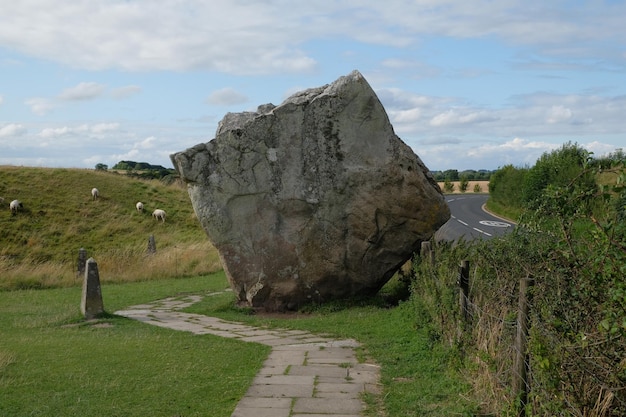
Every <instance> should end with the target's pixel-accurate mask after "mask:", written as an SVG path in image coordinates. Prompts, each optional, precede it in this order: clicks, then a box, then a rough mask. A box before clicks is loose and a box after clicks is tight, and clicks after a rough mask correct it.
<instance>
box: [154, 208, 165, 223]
mask: <svg viewBox="0 0 626 417" xmlns="http://www.w3.org/2000/svg"><path fill="white" fill-rule="evenodd" d="M152 217H154V218H155V219H157V220H162V221H163V223H165V210H161V209H156V210H154V211H153V212H152Z"/></svg>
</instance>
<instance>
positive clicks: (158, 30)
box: [0, 0, 626, 74]
mask: <svg viewBox="0 0 626 417" xmlns="http://www.w3.org/2000/svg"><path fill="white" fill-rule="evenodd" d="M563 7H567V13H559V12H558V10H555V8H554V6H553V4H552V3H551V2H543V3H542V2H534V3H533V7H528V6H527V2H525V1H522V0H510V1H506V2H493V1H490V0H477V1H475V2H461V1H458V0H440V1H437V2H433V1H420V2H409V1H406V0H388V1H386V2H380V1H375V0H365V1H362V2H359V3H358V5H356V4H354V2H336V1H331V0H325V1H324V0H322V1H319V2H295V3H294V2H287V1H286V0H271V1H263V2H250V1H245V2H220V3H219V5H216V4H215V3H211V2H197V1H195V2H194V1H182V2H181V1H174V0H161V1H158V2H156V3H155V2H154V1H152V0H136V1H133V2H121V1H117V2H111V1H109V0H55V1H52V0H40V1H36V2H34V1H29V2H9V3H7V4H5V5H3V14H4V15H7V16H11V19H9V20H7V21H6V22H3V25H2V27H0V44H1V45H11V49H13V50H16V51H19V52H21V53H24V54H27V55H30V56H35V57H38V58H44V59H50V60H53V61H56V62H62V63H64V64H67V65H69V66H71V67H74V68H85V69H92V70H102V69H109V68H115V69H122V70H130V71H145V70H177V71H180V70H196V69H202V70H216V71H225V72H230V73H237V74H259V73H274V72H281V73H287V72H298V73H302V72H310V71H312V70H314V69H315V67H316V65H317V62H316V59H315V57H314V56H312V55H311V54H310V53H309V52H308V51H307V50H306V49H305V47H304V45H306V43H307V42H308V41H310V40H312V39H329V40H332V39H352V40H357V41H359V42H364V43H370V44H376V45H387V46H390V47H395V48H397V47H404V46H407V45H415V44H417V43H419V42H420V40H421V38H422V37H424V36H448V37H456V38H464V39H467V38H482V37H487V36H491V37H498V38H500V39H506V40H507V41H508V42H510V43H516V44H522V45H540V46H541V47H542V48H543V51H544V53H545V54H577V56H579V57H586V56H588V55H585V53H586V51H588V50H589V49H591V48H593V42H595V41H597V40H603V39H604V40H610V41H613V40H615V39H623V38H624V37H626V36H625V35H626V29H625V28H624V27H625V25H623V21H622V20H623V19H622V17H623V16H624V15H625V14H626V4H624V3H623V2H615V3H603V4H602V7H597V4H596V2H594V1H591V2H568V3H567V5H566V6H563ZM33 27H35V28H37V30H32V28H33ZM600 27H601V28H602V30H598V28H600ZM566 43H577V44H579V45H580V47H579V48H578V49H577V50H572V49H565V48H560V46H561V45H563V44H566ZM614 48H615V50H616V51H617V52H616V53H615V56H616V57H618V56H619V55H621V54H623V51H622V50H621V46H619V42H615V46H614ZM618 54H619V55H618ZM387 64H388V65H392V66H393V65H399V64H400V62H399V61H395V62H394V61H393V60H389V61H388V62H387Z"/></svg>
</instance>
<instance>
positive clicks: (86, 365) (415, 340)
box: [0, 167, 476, 417]
mask: <svg viewBox="0 0 626 417" xmlns="http://www.w3.org/2000/svg"><path fill="white" fill-rule="evenodd" d="M94 186H95V187H97V188H98V189H99V190H100V193H101V198H100V199H99V200H97V201H93V200H92V199H91V194H90V190H91V188H93V187H94ZM0 197H2V198H3V199H4V203H3V204H4V205H5V206H6V209H5V210H2V211H0V416H24V415H29V416H59V415H63V416H103V415H106V416H146V415H150V416H168V417H172V416H186V417H187V416H200V415H202V416H206V415H210V416H228V415H230V413H232V410H233V409H234V407H235V405H236V403H237V401H238V399H239V398H240V397H241V396H242V395H243V393H244V392H245V391H246V390H247V388H248V386H249V383H250V381H251V378H252V377H253V376H254V375H255V374H256V372H257V370H258V369H259V367H260V366H261V363H262V361H263V360H264V358H265V357H266V355H267V353H268V349H267V347H264V346H262V345H257V344H245V343H239V342H236V341H232V340H224V339H221V338H217V337H213V336H211V335H203V336H194V335H191V334H188V333H183V332H176V331H172V330H168V329H161V328H156V327H153V326H148V325H145V324H142V323H139V322H135V321H132V320H128V319H125V318H121V317H117V316H114V315H111V314H110V313H111V312H114V311H116V310H119V309H123V308H126V307H128V306H130V305H134V304H139V303H143V302H148V301H153V300H156V299H159V298H164V297H167V296H172V295H176V294H179V293H198V294H202V293H205V292H207V291H215V290H222V289H224V288H226V286H227V281H226V278H225V276H224V273H223V271H222V270H221V266H220V263H219V258H218V256H217V252H216V250H215V249H214V248H213V247H212V246H211V245H210V244H209V243H208V242H207V238H206V236H205V234H204V231H203V230H202V229H201V228H200V226H199V223H198V220H197V219H196V218H195V216H194V213H193V210H192V208H191V204H190V202H189V197H188V195H187V192H186V190H185V189H184V188H183V187H181V186H180V185H165V184H163V183H161V182H158V181H143V180H137V179H132V178H128V177H126V176H123V175H119V174H114V173H106V172H96V171H93V170H75V169H48V168H23V167H0ZM15 198H18V199H20V200H21V201H22V202H23V203H24V206H25V208H24V211H22V212H20V213H18V214H17V215H11V213H10V212H9V210H8V203H9V202H10V201H11V200H12V199H15ZM137 201H142V202H143V203H144V204H145V205H146V207H147V213H138V212H136V210H135V203H136V202H137ZM155 208H162V209H164V210H166V211H167V213H168V218H167V221H166V222H165V223H160V222H156V221H155V220H154V219H152V217H151V216H150V213H151V212H152V210H154V209H155ZM150 235H154V236H155V240H156V243H157V254H156V255H154V256H148V255H147V254H146V248H147V239H148V237H149V236H150ZM81 247H84V248H85V249H87V251H88V255H89V256H92V257H94V258H95V259H96V261H97V262H98V269H99V272H100V280H101V282H102V293H103V299H104V307H105V310H106V311H107V312H109V314H107V315H106V316H105V317H103V318H102V319H100V320H98V321H96V322H85V321H83V320H82V318H81V316H80V313H79V307H80V298H81V287H80V285H81V283H82V277H78V276H77V275H76V269H77V267H76V261H77V255H78V249H79V248H81ZM385 290H386V292H383V293H382V294H380V295H379V296H377V297H374V298H371V299H367V300H351V301H350V302H348V303H334V304H330V305H325V306H319V307H317V308H311V309H310V310H309V311H306V312H300V313H299V314H297V315H290V316H273V317H269V316H261V315H253V314H250V311H248V310H241V309H238V308H236V307H235V306H234V298H233V295H232V294H229V293H226V294H224V295H221V296H217V297H209V298H207V299H205V301H203V302H201V303H199V304H198V305H195V306H193V307H192V310H193V311H195V312H199V313H202V314H208V315H213V316H219V317H225V318H228V319H231V320H237V321H246V322H249V323H251V324H254V325H257V326H269V327H271V326H274V327H276V326H278V327H284V328H295V329H303V330H307V331H310V332H314V333H316V332H317V333H325V334H333V335H336V336H339V337H351V338H355V339H357V340H359V341H360V342H361V343H362V344H363V349H362V350H361V352H360V355H361V358H362V359H363V360H372V361H375V362H377V363H379V364H380V365H382V382H383V386H384V392H383V395H382V396H381V397H377V398H373V397H370V398H368V401H369V404H370V411H369V413H370V414H369V415H371V416H385V417H400V416H414V415H420V416H449V415H473V413H474V410H475V409H476V407H475V404H472V402H471V401H470V400H468V398H469V394H468V392H467V391H468V390H469V389H470V388H469V386H468V384H466V383H464V382H463V377H462V376H461V375H460V372H459V371H458V369H457V368H456V367H455V365H454V364H455V362H456V359H455V356H454V353H455V352H453V351H450V350H449V349H446V348H444V347H442V346H441V345H440V344H438V343H436V340H434V339H433V337H432V335H431V334H429V333H428V331H427V330H425V329H424V328H420V326H419V323H416V318H415V317H416V315H415V312H414V306H413V304H412V302H411V301H405V302H402V303H400V304H399V305H398V306H396V305H395V304H389V296H390V294H392V293H397V288H395V287H394V282H392V283H390V284H389V286H387V287H386V288H385ZM392 295H393V298H396V299H397V294H392Z"/></svg>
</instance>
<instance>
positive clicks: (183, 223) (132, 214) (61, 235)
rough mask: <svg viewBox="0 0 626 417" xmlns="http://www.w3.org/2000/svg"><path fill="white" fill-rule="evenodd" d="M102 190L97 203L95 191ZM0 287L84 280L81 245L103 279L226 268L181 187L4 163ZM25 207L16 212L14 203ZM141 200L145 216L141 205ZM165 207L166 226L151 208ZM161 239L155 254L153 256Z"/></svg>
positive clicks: (0, 185)
mask: <svg viewBox="0 0 626 417" xmlns="http://www.w3.org/2000/svg"><path fill="white" fill-rule="evenodd" d="M93 187H97V188H98V189H99V190H100V198H99V199H98V200H97V201H93V200H92V198H91V189H92V188H93ZM0 197H2V198H3V199H4V202H3V203H2V205H3V208H2V210H0V277H1V278H0V290H2V289H19V288H52V287H60V286H72V285H80V283H81V280H80V279H76V278H77V277H76V271H77V266H76V263H77V258H78V250H79V249H80V248H81V247H82V248H85V249H86V250H87V255H88V256H89V257H93V258H94V259H95V260H96V261H97V262H98V267H99V271H100V273H101V280H102V281H105V282H107V281H109V282H115V281H118V282H119V281H133V280H146V279H151V278H155V277H156V278H166V277H171V276H185V275H187V276H192V275H199V274H206V273H210V272H214V271H216V270H218V269H220V268H221V266H220V263H219V259H218V255H217V251H216V250H215V249H214V248H213V247H212V246H211V245H210V243H209V242H208V240H207V237H206V234H205V233H204V231H203V230H202V228H201V226H200V223H199V221H198V219H197V218H196V217H195V214H194V212H193V208H192V206H191V202H190V200H189V196H188V194H187V190H186V188H185V187H184V186H182V185H180V184H175V185H166V184H164V183H162V182H160V181H156V180H152V181H146V180H139V179H135V178H130V177H127V176H125V175H120V174H115V173H111V172H99V171H94V170H84V169H83V170H81V169H65V168H27V167H7V166H0ZM13 199H19V200H20V201H22V202H23V204H24V210H23V211H21V212H19V213H18V214H17V215H12V214H11V213H10V211H9V209H8V207H9V202H10V201H11V200H13ZM137 201H142V202H143V203H144V205H145V211H144V213H139V212H137V210H136V209H135V203H136V202H137ZM156 208H162V209H164V210H165V211H166V212H167V216H168V217H167V220H166V222H165V223H161V222H157V221H156V220H155V219H153V218H152V216H151V213H152V211H153V210H154V209H156ZM150 235H153V236H154V237H155V241H156V245H157V255H158V256H154V257H147V256H146V250H147V242H148V238H149V236H150Z"/></svg>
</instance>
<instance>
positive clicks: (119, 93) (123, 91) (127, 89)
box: [111, 85, 142, 99]
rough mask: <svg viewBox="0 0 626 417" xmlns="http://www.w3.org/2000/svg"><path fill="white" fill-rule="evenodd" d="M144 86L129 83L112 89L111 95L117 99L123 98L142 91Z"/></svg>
mask: <svg viewBox="0 0 626 417" xmlns="http://www.w3.org/2000/svg"><path fill="white" fill-rule="evenodd" d="M141 90H142V88H141V87H139V86H138V85H127V86H124V87H119V88H114V89H112V90H111V96H112V97H113V98H116V99H123V98H128V97H130V96H133V95H135V94H139V93H141Z"/></svg>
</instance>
